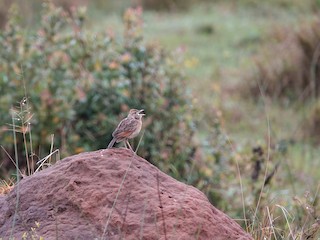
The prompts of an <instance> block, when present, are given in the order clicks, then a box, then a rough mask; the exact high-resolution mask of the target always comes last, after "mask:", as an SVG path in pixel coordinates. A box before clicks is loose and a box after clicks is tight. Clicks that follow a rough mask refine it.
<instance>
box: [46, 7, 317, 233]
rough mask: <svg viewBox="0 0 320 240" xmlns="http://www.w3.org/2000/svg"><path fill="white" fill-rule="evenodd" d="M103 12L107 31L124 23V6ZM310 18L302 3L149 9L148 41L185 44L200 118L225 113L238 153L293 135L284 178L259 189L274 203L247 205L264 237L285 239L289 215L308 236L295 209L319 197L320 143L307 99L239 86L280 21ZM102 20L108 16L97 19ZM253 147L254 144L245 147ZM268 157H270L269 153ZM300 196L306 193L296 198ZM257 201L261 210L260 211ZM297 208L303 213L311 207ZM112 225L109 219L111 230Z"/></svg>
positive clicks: (278, 177) (282, 170)
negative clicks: (309, 122)
mask: <svg viewBox="0 0 320 240" xmlns="http://www.w3.org/2000/svg"><path fill="white" fill-rule="evenodd" d="M89 14H90V11H89ZM92 14H95V12H93V13H92ZM96 15H97V16H96V18H94V17H93V18H92V19H93V20H92V23H91V26H88V28H90V29H91V28H92V27H93V28H94V29H95V30H96V31H98V30H101V29H102V28H104V27H105V26H108V29H107V31H115V32H121V31H123V29H122V24H121V16H120V15H119V14H112V13H108V15H107V16H102V15H101V13H99V14H96ZM308 18H312V14H311V12H310V11H307V10H305V9H304V10H303V11H302V10H301V11H299V10H298V9H294V8H279V7H278V6H273V5H268V4H262V5H250V4H249V5H247V4H233V3H228V2H227V3H225V2H220V3H216V4H212V5H199V6H197V7H195V8H193V9H191V10H190V11H188V12H181V13H170V14H169V13H154V12H146V13H145V14H144V19H145V38H146V40H147V41H148V42H153V43H155V44H160V45H162V46H164V47H165V48H166V49H169V50H170V51H177V50H176V49H177V48H178V49H179V51H185V52H186V59H185V60H183V61H184V64H185V66H186V70H185V71H186V72H185V75H186V76H187V78H188V79H189V83H190V84H189V87H190V88H191V89H192V90H193V98H194V99H193V100H194V101H193V102H194V104H195V105H196V107H197V108H199V109H200V110H201V111H200V112H201V116H199V119H201V118H202V117H205V118H209V119H210V118H211V119H214V118H217V117H219V118H220V119H221V120H222V122H223V128H224V129H223V130H224V132H225V134H226V135H227V136H228V138H230V139H232V141H230V148H231V151H232V152H233V153H235V154H236V153H237V152H238V151H239V152H241V151H243V149H246V148H248V146H256V145H269V147H267V148H268V149H269V148H272V149H275V148H276V147H277V146H279V145H280V143H281V141H284V142H285V143H286V151H287V153H286V154H285V155H281V156H277V157H278V159H279V160H280V161H281V165H280V169H279V170H278V172H277V174H276V177H275V178H276V181H277V183H278V184H276V185H272V186H268V187H267V188H266V189H264V191H262V193H261V194H260V195H259V198H260V197H263V198H264V199H263V200H264V201H266V202H267V207H266V209H261V208H259V206H258V205H256V206H253V209H252V210H251V209H249V210H248V209H246V211H247V212H250V211H251V212H252V215H254V220H257V221H258V223H259V224H261V225H262V227H261V229H257V228H256V226H248V227H249V228H250V227H251V230H250V232H251V233H252V234H253V235H254V236H256V239H263V236H269V238H268V239H272V238H274V239H277V236H278V235H279V234H281V231H280V230H281V229H280V230H279V229H277V227H275V223H277V221H278V219H280V218H283V219H284V222H285V224H284V225H281V226H282V227H284V228H286V229H282V230H283V231H286V233H287V235H286V236H287V237H288V238H290V239H302V235H303V230H301V229H295V228H296V227H297V226H295V225H294V224H293V221H296V220H297V219H294V218H295V215H293V214H295V213H296V212H299V211H300V210H296V209H300V207H301V209H303V208H304V207H305V204H306V203H307V201H306V200H305V199H304V197H303V196H304V194H305V192H310V194H311V195H312V199H313V200H314V201H316V199H317V196H318V194H319V193H318V190H319V179H320V171H319V169H320V161H319V156H320V150H319V149H318V148H317V147H316V146H314V145H313V144H312V143H311V142H309V141H308V140H303V139H302V138H301V137H300V135H301V131H302V130H301V129H302V128H303V119H304V118H305V116H306V112H305V110H304V109H303V108H304V107H305V106H304V105H303V104H301V103H300V104H295V103H292V102H288V103H286V104H283V103H281V102H278V101H277V100H274V99H273V100H271V99H264V98H263V97H262V96H261V97H260V98H259V99H258V100H257V101H255V100H252V99H250V98H248V99H244V98H243V97H242V96H241V95H240V94H239V92H238V89H236V86H237V84H239V83H242V84H244V85H245V84H247V83H246V82H245V80H246V79H244V78H243V76H245V74H246V72H248V71H251V70H252V68H253V66H254V61H253V58H254V56H256V55H257V54H260V51H261V48H262V46H263V45H264V44H266V43H269V42H270V41H272V39H269V36H270V35H269V34H270V32H271V31H272V29H273V28H278V27H281V26H286V27H288V26H289V27H293V28H294V27H295V26H296V25H297V24H298V23H299V22H300V20H301V19H304V20H306V19H308ZM96 21H99V22H100V24H99V25H97V24H96ZM275 57H276V56H275ZM261 95H262V94H261ZM220 115H221V116H220ZM202 130H203V132H201V133H199V136H198V137H204V136H206V134H207V133H206V131H205V128H203V129H202ZM268 139H269V142H268ZM246 151H247V152H248V151H250V150H244V151H243V152H246ZM270 151H271V150H270ZM51 153H53V152H52V151H51ZM267 154H269V151H268V153H267ZM50 156H51V155H50ZM267 160H268V161H269V160H270V159H269V157H267ZM237 169H238V171H237V173H239V175H240V176H239V179H241V173H242V174H243V172H244V171H245V170H247V169H243V168H241V167H239V166H238V165H237ZM124 178H125V177H124ZM239 179H238V180H239ZM227 185H228V184H227ZM242 185H244V188H248V187H249V184H248V182H247V181H244V182H241V186H242ZM120 190H121V187H120V188H119V191H120ZM225 191H228V189H226V190H225ZM247 191H250V190H248V189H247V190H241V194H243V195H244V198H246V197H248V195H249V194H248V193H247ZM246 194H247V195H246ZM263 194H265V195H267V197H266V196H265V195H263ZM262 195H263V196H262ZM296 196H297V198H296V199H298V200H295V201H293V198H294V197H296ZM301 196H302V197H301ZM239 198H240V197H239ZM265 198H267V200H266V199H265ZM116 200H117V199H115V202H114V204H115V203H116ZM244 201H249V200H248V199H245V200H244ZM315 204H318V203H316V202H315ZM243 208H244V207H243ZM316 208H317V206H315V209H316ZM255 209H257V211H258V214H257V215H259V216H256V214H254V212H255ZM226 212H227V214H229V215H230V216H232V217H234V218H237V217H238V216H239V213H238V212H236V213H235V212H234V211H232V210H231V211H229V212H228V211H227V210H226ZM110 215H111V213H110ZM255 216H256V219H255ZM296 216H297V218H300V217H301V216H304V214H302V213H301V215H298V214H297V215H296ZM308 216H309V215H308ZM109 217H110V216H109ZM244 219H245V216H244ZM240 223H241V222H240ZM263 224H265V225H263ZM300 224H301V226H300V227H303V222H300ZM107 226H108V221H107V223H106V228H105V232H106V230H107ZM263 227H265V230H266V232H267V231H270V232H269V233H268V234H270V235H268V234H267V233H265V235H263V234H261V232H262V231H263V230H264V228H263ZM299 231H300V232H301V233H300V235H299ZM105 232H104V233H105ZM299 236H300V238H299Z"/></svg>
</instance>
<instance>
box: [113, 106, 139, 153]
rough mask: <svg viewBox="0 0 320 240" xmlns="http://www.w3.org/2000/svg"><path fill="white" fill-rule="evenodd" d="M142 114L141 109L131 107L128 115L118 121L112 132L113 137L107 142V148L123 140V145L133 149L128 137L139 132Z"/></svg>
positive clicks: (132, 136) (134, 135)
mask: <svg viewBox="0 0 320 240" xmlns="http://www.w3.org/2000/svg"><path fill="white" fill-rule="evenodd" d="M144 115H145V114H144V110H143V109H142V110H137V109H131V110H130V111H129V114H128V116H127V117H126V118H125V119H123V120H122V121H121V122H120V123H119V125H118V126H117V128H116V130H114V132H113V133H112V137H113V139H112V140H111V142H110V143H109V145H108V148H112V147H113V145H114V144H115V143H118V142H123V141H124V142H125V145H126V146H128V147H129V148H130V149H131V150H132V151H133V149H132V147H131V145H130V144H129V141H128V139H131V138H134V137H136V136H137V135H138V134H139V132H140V130H141V127H142V117H143V116H144Z"/></svg>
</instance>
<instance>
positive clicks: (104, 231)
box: [101, 158, 134, 240]
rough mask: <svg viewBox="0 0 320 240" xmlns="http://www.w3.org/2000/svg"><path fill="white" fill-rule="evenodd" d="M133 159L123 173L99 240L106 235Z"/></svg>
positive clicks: (102, 239)
mask: <svg viewBox="0 0 320 240" xmlns="http://www.w3.org/2000/svg"><path fill="white" fill-rule="evenodd" d="M133 159H134V158H131V161H130V164H129V165H128V167H127V169H126V172H125V174H124V175H123V178H122V181H121V184H120V186H119V188H118V192H117V195H116V198H115V199H114V201H113V204H112V207H111V210H110V212H109V215H108V219H107V222H106V224H105V227H104V230H103V233H102V236H101V240H104V236H105V234H106V233H107V230H108V226H109V222H110V219H111V216H112V213H113V210H114V208H115V206H116V203H117V201H118V197H119V194H120V192H121V189H122V187H123V184H124V181H125V180H126V178H127V174H128V172H129V170H130V168H131V165H132V162H133Z"/></svg>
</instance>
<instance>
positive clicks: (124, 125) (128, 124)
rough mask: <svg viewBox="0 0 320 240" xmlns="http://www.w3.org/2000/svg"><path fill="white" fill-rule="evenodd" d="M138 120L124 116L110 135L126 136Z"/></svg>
mask: <svg viewBox="0 0 320 240" xmlns="http://www.w3.org/2000/svg"><path fill="white" fill-rule="evenodd" d="M138 124H139V121H137V120H136V119H134V118H125V119H123V120H122V121H121V122H120V123H119V125H118V127H117V128H116V130H115V131H114V132H113V133H112V136H113V137H115V138H117V139H119V140H120V139H121V138H128V137H130V135H131V134H132V133H134V132H135V130H136V127H137V125H138Z"/></svg>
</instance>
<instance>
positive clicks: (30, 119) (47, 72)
mask: <svg viewBox="0 0 320 240" xmlns="http://www.w3.org/2000/svg"><path fill="white" fill-rule="evenodd" d="M141 14H142V11H141V9H140V8H137V9H129V10H128V11H126V13H125V14H124V24H125V32H124V36H123V39H122V40H116V39H115V38H114V37H113V36H110V35H107V34H104V33H97V34H96V35H95V34H92V33H86V32H85V30H84V27H83V26H84V23H85V9H84V8H77V9H74V10H73V12H72V14H71V15H69V14H67V13H66V12H65V11H63V9H62V8H56V7H55V6H54V5H53V4H51V3H46V4H45V5H44V9H43V15H42V20H41V23H40V26H39V29H38V30H37V31H36V34H35V35H24V31H23V29H22V28H21V27H20V26H19V24H18V22H17V19H18V12H17V11H16V10H15V9H12V10H11V14H10V15H11V17H10V21H9V22H8V25H7V26H6V30H5V31H3V32H1V35H0V42H1V45H2V46H4V47H3V48H1V52H0V66H1V67H0V77H1V79H3V81H0V123H1V124H0V125H1V127H0V129H2V130H1V131H2V133H3V134H4V138H3V139H2V144H3V146H4V147H5V148H6V149H8V150H9V151H8V152H9V153H13V144H14V142H13V138H12V137H11V136H12V132H10V131H7V130H8V128H7V125H6V124H7V123H10V122H12V120H11V116H10V113H9V109H10V108H11V106H12V105H15V103H16V102H19V101H20V100H21V99H23V101H21V103H20V105H19V106H18V109H15V116H17V118H18V119H19V120H16V125H17V128H18V130H19V131H20V132H22V133H23V134H20V135H18V140H17V141H18V142H17V146H18V147H19V149H18V150H19V155H20V156H21V157H23V158H24V159H26V158H28V156H29V157H30V154H32V156H33V155H34V154H36V155H37V156H38V158H42V157H43V156H45V155H46V154H48V152H49V149H50V148H51V145H52V142H51V134H53V135H54V147H55V148H59V149H60V152H61V153H62V155H63V156H66V155H69V154H74V153H77V152H81V151H87V150H95V149H98V148H105V147H106V146H107V144H108V141H110V140H111V133H112V131H113V130H114V129H115V127H116V125H117V124H118V122H119V121H120V120H121V119H122V118H124V117H125V116H126V115H127V112H128V110H129V109H130V108H139V109H140V108H143V109H145V112H146V113H147V117H146V120H145V123H146V124H145V125H146V126H145V133H144V135H143V139H142V143H141V146H140V148H139V155H141V156H142V157H145V158H147V159H148V160H152V161H154V162H155V163H156V164H158V165H163V167H164V168H165V169H168V170H169V172H170V169H177V170H178V172H179V173H180V174H179V175H180V176H183V172H184V171H185V170H184V169H185V168H186V165H185V161H189V160H190V158H191V157H192V155H193V153H194V148H195V144H194V142H193V140H192V138H193V132H194V130H193V128H194V123H193V120H192V111H193V110H192V108H191V102H190V98H189V96H188V94H187V91H186V87H185V80H184V78H183V76H182V74H181V70H180V69H181V66H180V63H179V61H178V59H179V56H178V55H177V53H173V54H171V53H168V52H166V51H164V50H163V49H161V48H160V47H158V46H154V45H148V44H145V43H144V41H143V40H142V17H141ZM173 55H174V56H173ZM31 133H32V142H31V141H28V144H27V145H26V146H25V145H24V142H25V140H26V139H27V140H28V139H29V138H28V135H29V134H31ZM137 142H138V139H136V141H135V143H136V145H137ZM33 150H36V152H35V151H33ZM26 153H27V154H26ZM2 154H3V157H4V155H5V154H4V153H2ZM169 166H170V167H169ZM172 166H175V167H172Z"/></svg>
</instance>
